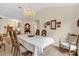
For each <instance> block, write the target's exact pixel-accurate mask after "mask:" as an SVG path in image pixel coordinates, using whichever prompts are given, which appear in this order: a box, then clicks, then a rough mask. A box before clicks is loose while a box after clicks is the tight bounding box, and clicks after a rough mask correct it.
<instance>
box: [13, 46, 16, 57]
mask: <svg viewBox="0 0 79 59" xmlns="http://www.w3.org/2000/svg"><path fill="white" fill-rule="evenodd" d="M13 55H14V56H16V47H14V53H13Z"/></svg>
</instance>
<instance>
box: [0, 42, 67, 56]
mask: <svg viewBox="0 0 79 59" xmlns="http://www.w3.org/2000/svg"><path fill="white" fill-rule="evenodd" d="M12 55H13V54H12V53H11V44H10V42H8V41H7V42H6V50H5V51H4V50H3V48H0V56H12ZM41 56H67V54H65V53H62V52H60V51H59V49H58V48H56V45H50V46H48V47H46V48H45V49H44V53H43V54H41Z"/></svg>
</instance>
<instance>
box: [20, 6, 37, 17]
mask: <svg viewBox="0 0 79 59" xmlns="http://www.w3.org/2000/svg"><path fill="white" fill-rule="evenodd" d="M19 8H20V9H23V15H24V17H25V18H31V17H33V16H35V14H36V12H35V11H34V10H33V9H32V8H27V9H24V8H22V7H21V6H20V7H19Z"/></svg>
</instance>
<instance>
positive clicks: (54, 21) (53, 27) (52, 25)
mask: <svg viewBox="0 0 79 59" xmlns="http://www.w3.org/2000/svg"><path fill="white" fill-rule="evenodd" d="M50 27H51V29H52V30H55V29H56V20H51V24H50Z"/></svg>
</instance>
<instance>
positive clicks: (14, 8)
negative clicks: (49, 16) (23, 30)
mask: <svg viewBox="0 0 79 59" xmlns="http://www.w3.org/2000/svg"><path fill="white" fill-rule="evenodd" d="M72 5H78V4H77V3H70V4H69V3H0V15H4V16H6V17H9V18H13V19H23V10H22V9H20V8H18V7H19V6H20V7H22V8H23V9H27V8H29V7H30V8H32V9H34V10H35V11H36V12H39V11H40V10H42V9H44V8H48V7H62V6H72Z"/></svg>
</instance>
